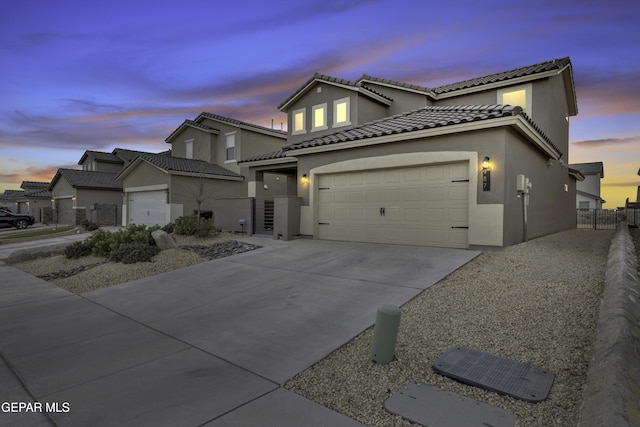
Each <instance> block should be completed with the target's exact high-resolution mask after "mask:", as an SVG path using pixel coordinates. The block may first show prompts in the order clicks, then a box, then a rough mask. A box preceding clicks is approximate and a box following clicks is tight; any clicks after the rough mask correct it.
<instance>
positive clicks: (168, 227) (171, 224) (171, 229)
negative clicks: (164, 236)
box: [161, 222, 176, 234]
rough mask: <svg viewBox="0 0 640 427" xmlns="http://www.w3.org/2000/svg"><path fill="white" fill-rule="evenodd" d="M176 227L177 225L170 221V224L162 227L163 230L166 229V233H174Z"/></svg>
mask: <svg viewBox="0 0 640 427" xmlns="http://www.w3.org/2000/svg"><path fill="white" fill-rule="evenodd" d="M175 228H176V225H175V224H174V223H172V222H170V223H169V224H167V225H165V226H164V227H162V228H161V230H162V231H164V232H165V233H168V234H171V233H173V230H174V229H175Z"/></svg>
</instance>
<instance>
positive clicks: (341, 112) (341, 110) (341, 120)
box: [333, 98, 351, 128]
mask: <svg viewBox="0 0 640 427" xmlns="http://www.w3.org/2000/svg"><path fill="white" fill-rule="evenodd" d="M349 106H350V101H349V98H342V99H336V100H335V101H333V127H334V128H337V127H340V126H348V125H350V124H351V117H350V108H349Z"/></svg>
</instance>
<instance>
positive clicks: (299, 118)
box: [291, 108, 307, 135]
mask: <svg viewBox="0 0 640 427" xmlns="http://www.w3.org/2000/svg"><path fill="white" fill-rule="evenodd" d="M291 115H292V117H293V131H292V132H291V133H292V134H293V135H298V134H301V133H307V129H305V124H304V122H305V114H304V108H302V109H300V110H294V111H293V113H291Z"/></svg>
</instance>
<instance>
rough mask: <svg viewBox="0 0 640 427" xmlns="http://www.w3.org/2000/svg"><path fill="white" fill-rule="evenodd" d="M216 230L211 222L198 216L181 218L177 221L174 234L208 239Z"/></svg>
mask: <svg viewBox="0 0 640 427" xmlns="http://www.w3.org/2000/svg"><path fill="white" fill-rule="evenodd" d="M213 230H214V225H213V223H212V222H211V221H209V220H207V219H204V218H198V217H197V216H181V217H180V218H178V219H176V226H175V228H174V232H175V233H176V234H180V235H183V236H197V237H207V236H208V235H209V234H211V232H212V231H213Z"/></svg>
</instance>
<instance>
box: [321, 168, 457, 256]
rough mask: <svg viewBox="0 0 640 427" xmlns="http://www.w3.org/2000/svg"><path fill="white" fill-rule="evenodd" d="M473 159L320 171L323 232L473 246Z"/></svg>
mask: <svg viewBox="0 0 640 427" xmlns="http://www.w3.org/2000/svg"><path fill="white" fill-rule="evenodd" d="M468 170H469V168H468V163H466V162H465V163H453V164H442V165H430V166H419V167H407V168H397V169H380V170H365V171H358V172H348V173H336V174H327V175H319V179H318V197H319V207H318V237H319V238H320V239H329V240H348V241H359V242H375V243H397V244H410V245H421V246H440V247H453V248H467V247H468V236H467V235H468V206H469V202H468V193H469V176H468Z"/></svg>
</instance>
